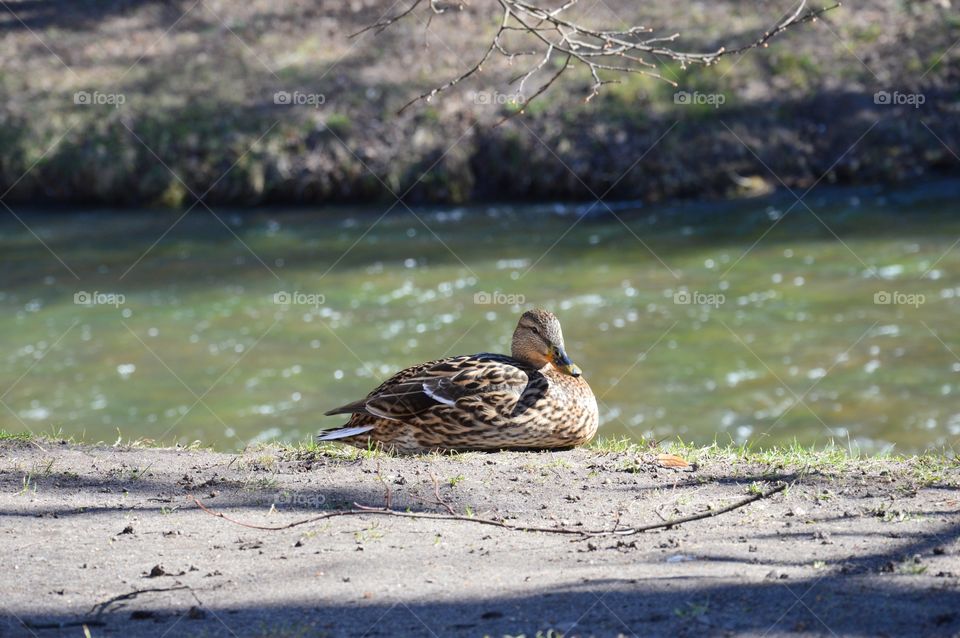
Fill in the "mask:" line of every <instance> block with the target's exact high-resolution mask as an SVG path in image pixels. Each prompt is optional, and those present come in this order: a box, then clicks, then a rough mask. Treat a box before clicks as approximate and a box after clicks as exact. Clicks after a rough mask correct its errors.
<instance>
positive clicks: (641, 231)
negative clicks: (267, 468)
mask: <svg viewBox="0 0 960 638" xmlns="http://www.w3.org/2000/svg"><path fill="white" fill-rule="evenodd" d="M958 192H960V188H958V185H957V184H956V183H940V184H934V185H927V186H924V187H923V188H921V189H917V190H915V191H904V192H893V193H890V192H880V191H871V190H858V191H848V190H829V189H826V190H822V191H821V190H818V195H817V196H811V197H810V198H809V200H805V201H804V202H803V203H797V202H796V200H794V199H793V198H792V197H789V196H775V197H772V198H769V199H764V200H750V201H741V202H733V203H723V204H686V205H674V206H663V207H654V208H651V207H643V206H639V205H636V204H629V203H626V204H620V205H616V206H614V205H610V207H609V209H608V208H607V207H606V206H604V205H602V204H598V205H595V206H591V205H590V204H575V205H574V204H544V205H536V206H532V205H518V206H507V205H500V206H479V207H470V208H443V209H439V208H417V207H414V208H413V209H412V210H408V209H407V208H405V207H403V206H402V205H399V206H397V207H395V208H394V209H393V210H392V211H390V212H389V213H388V214H386V215H384V211H385V210H386V209H387V206H374V207H368V208H323V209H316V210H307V209H300V210H289V211H287V210H260V211H230V210H222V209H215V212H214V213H211V212H209V211H207V210H206V209H204V208H203V207H202V206H198V207H196V208H194V209H193V210H191V211H190V212H189V213H187V214H186V215H185V216H182V217H181V213H171V212H166V211H155V210H152V211H123V212H116V211H28V210H19V209H18V210H17V211H16V213H17V215H18V216H19V217H20V219H21V220H22V222H23V223H21V222H20V221H18V220H17V219H16V218H14V217H13V216H12V215H7V217H6V218H4V220H3V222H2V225H0V247H2V251H3V252H2V254H3V262H4V265H3V273H2V276H0V308H2V310H3V312H2V316H0V328H2V332H3V341H4V344H5V348H4V352H3V356H2V359H0V400H2V405H0V427H2V428H3V429H5V430H6V431H8V432H18V431H24V430H31V431H34V432H37V433H61V434H63V435H73V436H77V437H81V438H83V439H85V440H92V441H98V440H103V441H109V442H112V441H114V440H116V439H117V438H119V437H122V438H123V439H132V438H140V437H144V438H150V439H153V440H156V441H160V442H164V443H171V442H174V441H179V442H183V443H187V442H191V441H194V440H200V441H202V442H203V443H206V444H212V445H214V446H216V447H219V448H221V449H233V448H236V447H241V446H243V445H246V444H248V443H250V442H258V441H269V440H284V441H296V440H303V439H305V438H307V437H309V436H310V435H311V434H312V433H314V432H316V431H317V430H319V429H321V428H326V427H332V426H335V425H338V424H339V423H341V422H342V417H324V416H322V414H323V412H324V410H326V409H328V408H330V407H333V406H336V405H339V404H342V403H344V402H346V401H348V400H351V399H355V398H359V397H360V396H362V395H363V394H365V393H366V392H367V391H368V390H370V389H371V388H372V387H374V386H375V385H377V384H378V383H379V382H380V381H381V380H383V379H384V378H385V377H387V376H388V375H390V374H391V373H392V372H394V371H396V370H398V369H399V368H401V367H404V366H406V365H410V364H413V363H417V362H420V361H423V360H427V359H434V358H438V357H441V356H444V355H448V354H462V353H471V352H478V351H500V352H503V351H507V350H508V349H509V339H510V335H511V332H512V330H513V327H514V325H515V323H516V320H517V318H518V316H519V313H520V312H521V311H522V309H525V308H527V307H530V306H532V305H542V306H544V307H547V308H550V309H552V310H553V311H555V312H556V313H557V315H558V316H559V317H560V319H561V321H562V324H563V329H564V335H565V337H566V342H567V350H568V352H569V354H570V356H571V357H572V359H573V360H574V361H575V362H576V363H577V364H578V365H579V366H580V367H581V368H582V369H583V370H584V373H585V376H586V379H587V380H588V381H589V382H590V384H591V386H592V387H593V389H594V391H595V393H596V394H597V396H598V397H599V399H600V412H601V430H600V434H601V435H603V436H629V437H632V438H635V439H641V438H647V439H650V438H656V439H662V438H668V439H669V438H674V437H680V438H682V439H683V440H685V441H692V442H696V443H701V444H705V443H710V442H712V441H718V442H720V443H727V442H730V441H735V442H751V443H753V444H754V445H756V446H758V447H764V446H769V445H772V444H787V443H791V442H794V441H796V442H799V443H801V444H807V445H808V444H818V445H824V444H827V443H829V442H831V441H833V442H835V443H836V444H838V445H842V446H843V447H845V448H846V447H848V446H849V447H854V448H857V449H860V450H863V451H868V452H877V451H881V450H885V449H890V448H891V447H892V448H893V449H894V450H896V451H899V452H912V451H920V450H925V449H930V448H935V449H940V448H948V449H956V448H957V447H960V332H958V330H957V325H958V321H957V320H958V317H960V246H957V247H956V248H955V246H956V244H957V242H958V240H960V200H958V198H957V194H958ZM820 193H822V194H820Z"/></svg>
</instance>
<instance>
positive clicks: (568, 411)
mask: <svg viewBox="0 0 960 638" xmlns="http://www.w3.org/2000/svg"><path fill="white" fill-rule="evenodd" d="M338 414H349V415H350V420H349V421H347V423H345V424H343V425H342V426H340V427H337V428H333V429H330V430H325V431H323V432H321V433H320V435H319V436H318V437H317V440H318V441H321V442H326V441H338V442H342V443H346V444H349V445H353V446H355V447H360V448H365V449H384V450H390V451H393V452H396V453H399V454H422V453H429V452H467V451H487V452H489V451H500V450H563V449H570V448H574V447H577V446H581V445H584V444H585V443H588V442H589V441H590V440H591V439H592V438H593V436H594V435H595V434H596V432H597V426H598V424H599V412H598V410H597V399H596V397H595V396H594V394H593V391H592V390H591V389H590V386H589V384H587V382H586V380H585V379H584V378H583V373H582V371H581V369H580V368H579V367H578V366H577V365H575V364H574V363H573V362H572V361H571V360H570V357H569V356H568V355H567V351H566V347H565V346H564V342H563V332H562V331H561V329H560V321H559V320H558V319H557V317H556V315H554V314H553V313H552V312H550V311H548V310H544V309H542V308H535V309H533V310H528V311H526V312H524V313H523V314H522V315H521V317H520V320H519V322H518V323H517V327H516V329H515V330H514V331H513V339H512V342H511V348H510V355H509V356H507V355H503V354H494V353H489V352H481V353H479V354H472V355H460V356H453V357H446V358H443V359H436V360H434V361H428V362H426V363H421V364H419V365H415V366H411V367H409V368H406V369H404V370H401V371H400V372H397V373H396V374H394V375H393V376H392V377H390V378H389V379H387V380H386V381H384V382H383V383H381V384H380V385H379V386H378V387H377V388H375V389H374V390H373V391H372V392H370V394H368V395H367V396H366V397H364V398H362V399H360V400H358V401H352V402H350V403H347V404H346V405H342V406H340V407H338V408H334V409H332V410H329V411H327V412H326V413H325V415H326V416H333V415H338Z"/></svg>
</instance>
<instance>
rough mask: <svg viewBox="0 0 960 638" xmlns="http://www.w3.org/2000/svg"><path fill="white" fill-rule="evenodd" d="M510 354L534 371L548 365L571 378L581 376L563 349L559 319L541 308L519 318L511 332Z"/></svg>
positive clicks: (527, 312)
mask: <svg viewBox="0 0 960 638" xmlns="http://www.w3.org/2000/svg"><path fill="white" fill-rule="evenodd" d="M511 354H512V356H513V358H514V359H519V360H520V361H524V362H526V363H529V364H531V365H533V366H536V367H537V368H542V367H543V366H545V365H547V364H548V363H551V364H553V367H555V368H556V369H557V370H559V371H560V372H563V373H564V374H569V375H570V376H572V377H579V376H580V375H581V374H582V373H581V371H580V368H578V367H577V366H576V365H574V363H573V362H572V361H570V357H568V356H567V351H566V348H564V347H563V332H562V331H561V330H560V320H558V319H557V317H556V315H554V314H553V313H552V312H549V311H547V310H543V309H541V308H537V309H535V310H528V311H526V312H525V313H523V316H522V317H520V322H519V323H517V329H516V330H514V331H513V344H512V346H511Z"/></svg>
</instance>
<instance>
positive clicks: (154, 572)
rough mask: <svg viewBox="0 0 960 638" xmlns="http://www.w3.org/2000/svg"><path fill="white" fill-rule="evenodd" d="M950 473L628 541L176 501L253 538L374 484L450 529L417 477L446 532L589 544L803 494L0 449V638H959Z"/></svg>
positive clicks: (583, 463) (459, 470)
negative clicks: (497, 522)
mask: <svg viewBox="0 0 960 638" xmlns="http://www.w3.org/2000/svg"><path fill="white" fill-rule="evenodd" d="M628 470H632V471H628ZM956 472H957V471H956V470H950V471H949V472H948V474H947V476H943V475H941V476H939V477H936V478H934V479H932V480H931V479H930V477H929V476H925V475H923V473H922V472H921V471H920V468H918V467H917V466H916V465H912V464H910V463H882V462H877V461H872V462H867V463H861V464H854V465H853V466H852V467H850V468H846V469H844V470H843V471H842V472H840V471H815V472H810V473H808V474H805V475H803V476H802V477H801V478H800V480H799V481H798V482H797V483H795V484H794V485H792V486H791V487H790V488H789V489H788V490H787V491H786V492H785V493H781V494H778V495H776V496H773V497H771V498H769V499H765V500H761V501H758V502H755V503H752V504H750V505H748V506H745V507H743V508H740V509H737V510H735V511H732V512H729V513H727V514H724V515H722V516H718V517H716V518H710V519H705V520H701V521H697V522H692V523H686V524H684V525H682V526H679V527H677V528H672V529H667V530H659V531H655V532H648V533H643V534H639V535H635V536H629V537H623V538H609V537H607V538H595V539H581V538H578V537H570V536H561V535H553V534H545V533H532V532H518V531H513V530H506V529H501V528H497V527H489V526H483V525H478V524H473V523H466V522H457V521H444V520H424V519H416V520H414V519H408V518H394V517H389V518H388V517H374V516H364V517H340V518H334V519H328V520H326V521H322V522H319V523H315V524H311V525H304V526H301V527H297V528H292V529H287V530H283V531H263V530H254V529H248V528H245V527H241V526H238V525H236V524H233V523H231V522H228V521H226V520H224V519H221V518H216V517H213V516H210V515H208V514H206V513H204V512H203V511H202V510H200V509H199V508H198V507H197V506H196V505H195V503H194V502H193V501H192V500H191V495H192V496H196V497H198V498H200V499H201V500H202V501H203V502H204V503H205V504H206V505H207V506H209V507H210V508H214V509H216V510H218V511H221V512H224V513H226V514H228V515H229V516H231V517H233V518H236V519H238V520H242V521H245V522H250V523H257V524H262V525H279V524H284V523H288V522H291V521H295V520H298V519H303V518H306V517H309V516H312V515H316V514H317V513H319V512H322V511H324V510H330V509H338V508H345V507H350V506H351V504H352V503H353V502H360V503H364V504H369V505H382V503H383V499H384V485H385V484H386V485H389V486H390V491H391V497H392V505H393V507H394V508H395V509H398V510H403V511H407V510H409V511H432V512H443V511H445V509H444V507H443V506H441V505H438V504H437V503H435V502H434V500H435V499H434V484H433V481H432V479H431V474H432V475H433V476H435V477H436V478H437V481H438V484H439V493H440V494H441V496H442V498H443V500H444V501H445V502H447V503H448V504H449V505H450V507H452V508H453V509H454V510H456V511H457V512H467V511H469V512H472V513H473V515H475V516H479V517H491V518H498V519H502V520H505V521H507V522H510V523H523V524H530V525H540V526H548V527H552V526H556V525H564V526H568V527H575V526H578V525H582V526H584V527H586V528H602V527H609V526H611V525H613V524H614V521H615V520H616V518H617V516H618V513H619V516H620V521H621V525H638V524H642V523H649V522H657V521H660V520H662V519H664V518H672V517H676V516H681V515H689V514H695V513H697V512H700V511H704V510H705V509H706V508H709V507H713V508H718V507H721V506H723V505H726V504H729V503H733V502H735V501H737V500H739V499H743V498H744V497H745V496H748V495H749V493H750V485H751V482H753V481H754V480H768V481H773V480H776V479H777V478H778V477H787V478H788V479H791V480H792V479H796V478H797V476H798V474H797V471H796V468H790V467H785V468H783V467H781V468H774V467H763V466H760V465H756V464H750V463H731V462H729V461H719V460H718V461H707V462H705V463H704V464H702V465H701V466H700V467H698V468H696V470H695V471H693V472H678V471H675V470H668V469H663V468H658V467H656V466H655V465H654V464H652V463H649V462H647V461H646V459H639V462H638V459H637V458H636V457H635V456H628V455H625V454H600V453H598V452H595V451H585V450H580V451H573V452H563V453H552V454H550V453H539V454H534V453H508V454H495V455H482V454H476V455H465V456H460V457H452V458H436V457H430V458H423V457H421V458H381V459H357V460H342V459H334V458H328V457H322V456H321V457H312V456H310V455H306V454H303V453H292V452H283V451H279V450H260V451H257V452H251V453H247V454H245V455H241V456H236V455H229V454H219V453H212V452H201V451H187V450H175V449H136V448H134V449H130V448H110V447H82V446H74V445H68V444H63V443H55V442H54V443H51V442H41V443H25V442H4V443H0V556H2V565H3V569H2V571H0V579H2V582H0V591H2V592H3V595H2V598H0V636H40V637H45V636H56V635H64V636H83V635H84V633H83V632H84V629H83V625H84V624H85V625H86V627H87V629H88V630H89V632H90V635H92V636H108V635H110V636H164V635H167V636H182V635H189V636H192V635H199V636H260V635H270V636H275V635H279V636H407V635H409V636H497V637H499V636H507V635H509V636H517V635H521V634H523V635H525V636H528V637H530V638H532V637H533V636H536V635H543V636H559V635H564V636H568V637H569V636H620V635H623V636H689V635H698V636H701V635H748V636H753V635H756V636H763V635H783V634H790V635H801V636H804V635H818V636H820V635H863V636H867V635H870V636H875V635H886V636H906V635H918V636H919V635H924V636H956V635H960V589H958V583H960V541H958V536H960V504H958V490H957V489H956V487H952V486H955V485H957V475H956ZM765 485H767V483H765ZM551 631H552V632H553V633H550V632H551ZM538 632H541V633H538Z"/></svg>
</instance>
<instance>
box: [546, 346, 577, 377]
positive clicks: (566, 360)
mask: <svg viewBox="0 0 960 638" xmlns="http://www.w3.org/2000/svg"><path fill="white" fill-rule="evenodd" d="M550 363H552V364H553V367H555V368H556V369H557V370H559V371H560V372H562V373H564V374H569V375H570V376H571V377H579V376H580V375H581V374H583V372H582V371H581V370H580V366H578V365H577V364H575V363H574V362H573V361H571V360H570V357H568V356H567V353H566V352H564V351H563V349H562V348H554V350H553V353H552V356H551V358H550Z"/></svg>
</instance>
